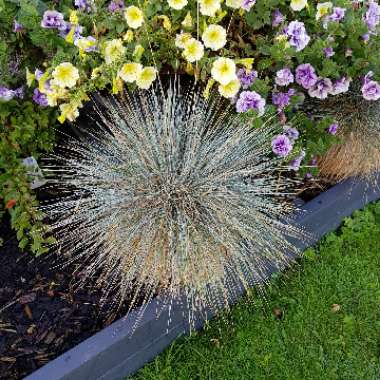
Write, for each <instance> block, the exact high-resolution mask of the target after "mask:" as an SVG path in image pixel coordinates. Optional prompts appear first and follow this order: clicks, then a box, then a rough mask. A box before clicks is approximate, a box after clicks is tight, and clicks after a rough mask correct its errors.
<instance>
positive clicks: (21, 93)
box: [13, 86, 24, 99]
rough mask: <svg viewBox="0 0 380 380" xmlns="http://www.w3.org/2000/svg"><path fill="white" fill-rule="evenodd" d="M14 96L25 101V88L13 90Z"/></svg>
mask: <svg viewBox="0 0 380 380" xmlns="http://www.w3.org/2000/svg"><path fill="white" fill-rule="evenodd" d="M13 94H14V96H15V97H16V98H19V99H23V98H24V86H21V87H19V88H16V89H15V90H13Z"/></svg>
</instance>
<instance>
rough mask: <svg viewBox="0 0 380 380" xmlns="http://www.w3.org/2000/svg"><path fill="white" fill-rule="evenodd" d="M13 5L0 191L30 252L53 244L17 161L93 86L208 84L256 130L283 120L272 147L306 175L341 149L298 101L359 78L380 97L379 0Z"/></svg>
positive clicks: (332, 128) (68, 116) (7, 30)
mask: <svg viewBox="0 0 380 380" xmlns="http://www.w3.org/2000/svg"><path fill="white" fill-rule="evenodd" d="M20 4H21V3H20ZM20 4H18V3H17V2H13V1H7V0H3V1H2V2H1V4H0V7H1V9H2V12H1V22H2V24H1V25H2V26H1V28H2V29H1V34H2V36H3V37H4V38H3V41H6V42H5V44H2V45H1V57H2V60H1V62H2V63H1V65H2V66H1V72H2V78H1V83H0V85H1V86H2V87H1V99H2V103H1V104H0V109H1V112H0V116H1V122H2V124H3V125H4V127H2V128H3V129H2V130H1V134H2V136H3V138H2V143H1V144H2V145H1V157H2V161H1V163H0V164H1V167H2V170H3V171H4V173H5V175H3V176H2V177H1V184H2V186H1V187H2V189H3V190H2V193H1V196H2V198H3V208H4V210H9V212H10V213H11V214H12V215H13V216H12V225H13V227H14V228H15V229H16V230H17V231H18V237H19V240H20V244H21V247H26V246H27V245H28V244H29V242H31V243H32V245H31V246H30V247H31V249H32V251H34V252H35V253H43V252H45V251H46V249H47V247H46V244H48V243H49V242H46V241H44V238H43V236H42V235H43V234H41V231H42V230H43V228H42V225H41V224H39V223H38V222H37V220H38V219H39V216H38V214H37V213H36V211H35V208H34V207H31V206H32V205H34V203H35V200H34V199H35V198H34V196H33V193H31V192H30V191H29V190H28V186H27V183H28V176H27V175H26V174H27V173H26V171H25V168H24V167H23V166H22V164H21V161H22V159H24V158H26V157H28V156H30V155H33V156H34V157H35V158H38V157H39V155H40V154H41V153H42V152H46V151H47V150H50V149H51V147H52V143H53V141H54V129H53V127H54V126H56V117H58V119H59V121H60V122H63V121H64V120H68V121H70V120H74V119H75V118H76V117H77V116H78V114H79V110H80V108H81V107H82V105H83V104H84V103H85V102H86V101H87V99H88V97H89V96H90V95H91V94H92V93H93V92H94V91H96V90H104V89H107V90H109V91H111V92H112V93H114V94H117V93H121V92H122V91H123V89H127V90H129V91H133V90H134V89H135V88H136V87H137V88H148V87H149V86H150V85H151V84H152V83H153V81H154V80H155V79H156V78H157V73H158V72H160V73H165V72H171V73H173V72H179V73H183V72H186V73H188V74H190V75H193V76H194V77H195V78H196V79H198V80H200V81H203V82H204V83H205V96H208V94H209V93H210V91H212V89H213V88H215V90H216V91H218V92H219V93H220V94H221V95H222V96H225V97H228V98H231V99H232V101H236V110H237V112H240V113H242V117H243V119H244V118H246V117H250V118H251V123H252V125H253V126H256V127H257V126H260V125H262V124H263V123H264V124H265V123H266V122H267V118H266V117H264V112H265V115H275V116H274V117H275V118H279V119H280V121H281V123H282V124H283V126H284V127H283V128H282V129H279V130H278V136H277V137H276V138H274V140H273V152H274V154H275V155H277V156H280V157H283V158H284V163H286V164H288V165H289V166H290V169H291V170H294V171H299V173H300V175H301V176H304V175H307V176H308V177H310V176H311V175H316V174H317V172H318V168H317V166H316V162H317V161H316V157H317V156H318V155H321V154H323V153H324V152H326V150H327V149H328V148H329V147H330V146H332V145H333V144H336V143H337V142H338V139H337V138H336V136H335V133H336V131H337V129H338V128H339V125H337V123H336V122H335V120H334V118H333V117H331V116H329V115H327V116H328V117H323V118H322V119H320V118H314V117H313V114H312V113H311V114H310V113H305V112H303V106H302V103H303V99H304V98H305V97H311V98H313V97H314V98H318V99H322V100H323V99H325V98H327V97H329V98H330V97H334V96H337V94H341V93H345V92H347V91H348V90H349V87H350V83H351V81H352V80H359V81H361V82H362V84H361V89H360V92H361V95H362V96H363V97H364V99H366V100H367V101H373V100H376V99H378V98H379V97H380V86H379V84H378V83H377V79H378V75H379V73H378V70H379V69H378V68H379V65H378V61H377V58H376V57H377V54H376V52H377V51H378V45H379V39H378V37H377V32H376V30H377V27H378V23H379V14H380V11H379V9H380V8H379V6H378V4H377V2H375V1H370V2H358V1H348V0H341V1H336V2H334V3H331V2H317V1H306V0H302V1H301V0H298V1H296V0H294V1H280V0H271V1H264V0H257V1H240V0H239V1H233V0H228V1H225V2H224V1H219V0H214V1H203V0H201V1H199V2H196V1H185V0H183V1H168V2H161V3H157V2H149V1H147V2H144V3H141V4H140V2H136V1H122V0H120V1H119V0H115V1H103V0H97V1H92V0H86V1H75V2H74V3H73V2H72V1H70V0H65V1H62V2H60V5H59V7H57V6H56V5H55V3H54V2H42V1H39V0H28V1H26V2H22V7H20ZM25 71H26V74H25ZM25 75H26V82H27V87H25V86H24V85H23V84H24V83H25ZM20 85H21V86H20ZM20 105H21V108H20ZM260 115H261V116H262V117H261V118H257V116H260ZM20 184H22V185H23V186H22V187H21V185H20ZM20 189H22V191H20ZM31 199H33V201H31ZM21 214H22V215H23V217H20V215H21Z"/></svg>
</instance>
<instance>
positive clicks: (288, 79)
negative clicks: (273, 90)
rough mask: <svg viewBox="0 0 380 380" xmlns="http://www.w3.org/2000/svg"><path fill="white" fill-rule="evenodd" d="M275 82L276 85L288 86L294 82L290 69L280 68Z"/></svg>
mask: <svg viewBox="0 0 380 380" xmlns="http://www.w3.org/2000/svg"><path fill="white" fill-rule="evenodd" d="M275 82H276V84H277V85H278V86H288V85H289V84H290V83H293V82H294V76H293V74H292V72H291V70H290V69H289V68H287V67H285V68H284V69H282V70H279V71H277V73H276V79H275Z"/></svg>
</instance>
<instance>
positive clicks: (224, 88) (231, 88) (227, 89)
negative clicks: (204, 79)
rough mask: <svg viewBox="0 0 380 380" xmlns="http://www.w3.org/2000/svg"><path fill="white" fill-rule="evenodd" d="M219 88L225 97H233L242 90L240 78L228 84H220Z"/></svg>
mask: <svg viewBox="0 0 380 380" xmlns="http://www.w3.org/2000/svg"><path fill="white" fill-rule="evenodd" d="M218 90H219V93H220V95H222V96H223V97H225V98H233V97H234V96H236V94H237V93H238V92H239V90H240V81H239V79H235V80H232V81H231V82H230V83H227V84H226V85H223V84H220V85H219V87H218Z"/></svg>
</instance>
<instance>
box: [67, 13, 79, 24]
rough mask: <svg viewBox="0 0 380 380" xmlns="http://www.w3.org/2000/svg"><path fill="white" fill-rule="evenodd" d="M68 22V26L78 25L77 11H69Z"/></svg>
mask: <svg viewBox="0 0 380 380" xmlns="http://www.w3.org/2000/svg"><path fill="white" fill-rule="evenodd" d="M69 21H70V24H72V25H78V24H79V20H78V15H77V11H74V10H72V11H70V17H69Z"/></svg>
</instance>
